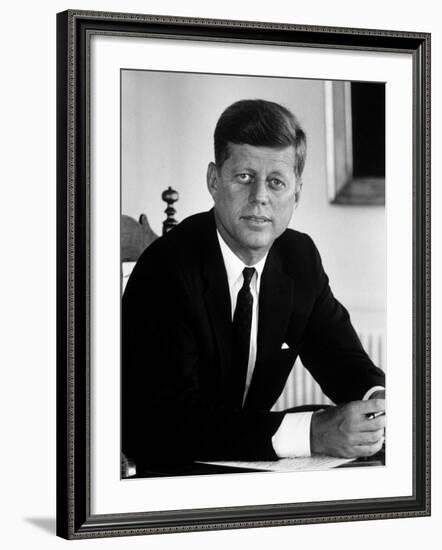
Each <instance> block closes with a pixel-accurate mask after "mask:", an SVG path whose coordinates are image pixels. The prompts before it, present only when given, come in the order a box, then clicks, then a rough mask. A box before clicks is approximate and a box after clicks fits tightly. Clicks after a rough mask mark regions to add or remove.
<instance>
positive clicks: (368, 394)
mask: <svg viewBox="0 0 442 550" xmlns="http://www.w3.org/2000/svg"><path fill="white" fill-rule="evenodd" d="M384 390H385V388H384V386H373V387H372V388H370V389H369V390H368V392H366V393H365V395H364V397H363V398H362V401H367V399H370V397H371V396H372V395H373V394H374V392H377V391H384Z"/></svg>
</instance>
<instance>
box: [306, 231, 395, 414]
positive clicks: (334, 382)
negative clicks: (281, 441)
mask: <svg viewBox="0 0 442 550" xmlns="http://www.w3.org/2000/svg"><path fill="white" fill-rule="evenodd" d="M308 239H309V241H310V244H311V251H312V252H311V254H310V258H311V262H312V266H313V270H312V271H313V273H314V276H313V278H312V280H313V281H314V286H315V288H316V289H317V290H316V293H315V299H314V302H313V304H312V309H311V313H310V316H309V320H308V323H307V327H306V330H305V334H304V338H303V341H302V346H301V350H300V357H301V360H302V362H303V364H304V366H305V367H306V368H307V369H308V370H309V371H310V373H311V374H312V376H313V377H314V378H315V379H316V381H317V382H318V383H319V385H320V386H321V388H322V390H323V391H324V393H325V394H326V395H328V397H329V398H330V399H331V400H332V401H333V402H334V403H336V404H338V403H345V402H348V401H353V400H359V399H362V397H363V396H364V394H365V393H366V392H367V391H368V390H369V389H370V388H372V387H373V386H378V385H379V386H385V375H384V373H383V371H382V370H381V369H379V368H377V367H376V366H375V365H374V364H373V362H372V361H371V360H370V358H369V357H368V355H367V354H366V352H365V351H364V349H363V347H362V345H361V342H360V340H359V337H358V335H357V334H356V332H355V329H354V328H353V326H352V323H351V320H350V316H349V314H348V311H347V310H346V309H345V307H344V306H343V305H342V304H341V303H340V302H339V301H338V300H337V299H336V298H335V297H334V296H333V293H332V291H331V289H330V285H329V280H328V277H327V275H326V273H325V272H324V269H323V266H322V262H321V259H320V256H319V253H318V251H317V249H316V247H315V245H314V244H313V241H311V239H310V238H308Z"/></svg>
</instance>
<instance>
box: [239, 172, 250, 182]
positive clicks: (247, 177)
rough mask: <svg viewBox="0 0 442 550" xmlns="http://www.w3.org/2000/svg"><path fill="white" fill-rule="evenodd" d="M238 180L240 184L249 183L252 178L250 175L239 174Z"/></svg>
mask: <svg viewBox="0 0 442 550" xmlns="http://www.w3.org/2000/svg"><path fill="white" fill-rule="evenodd" d="M236 178H237V180H238V181H239V182H240V183H249V182H250V181H251V179H252V176H251V175H250V174H238V175H237V176H236Z"/></svg>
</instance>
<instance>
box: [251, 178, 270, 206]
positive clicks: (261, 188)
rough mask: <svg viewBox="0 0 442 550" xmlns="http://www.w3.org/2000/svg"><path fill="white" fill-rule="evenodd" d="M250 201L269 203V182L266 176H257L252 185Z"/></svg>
mask: <svg viewBox="0 0 442 550" xmlns="http://www.w3.org/2000/svg"><path fill="white" fill-rule="evenodd" d="M249 201H250V202H251V203H259V204H267V202H268V201H269V195H268V189H267V184H266V181H265V179H264V178H256V179H255V181H254V182H253V183H252V185H251V187H250V194H249Z"/></svg>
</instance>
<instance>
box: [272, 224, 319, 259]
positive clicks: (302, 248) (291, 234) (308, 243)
mask: <svg viewBox="0 0 442 550" xmlns="http://www.w3.org/2000/svg"><path fill="white" fill-rule="evenodd" d="M273 246H274V248H275V249H276V250H278V252H280V253H281V254H285V255H288V256H292V255H293V253H295V252H296V253H299V252H302V253H310V254H311V253H314V252H316V245H315V243H314V242H313V239H312V238H311V237H310V235H308V234H307V233H303V232H302V231H297V230H295V229H286V230H285V231H284V233H283V234H282V235H281V236H280V237H278V238H277V239H276V241H275V242H274V245H273Z"/></svg>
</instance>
